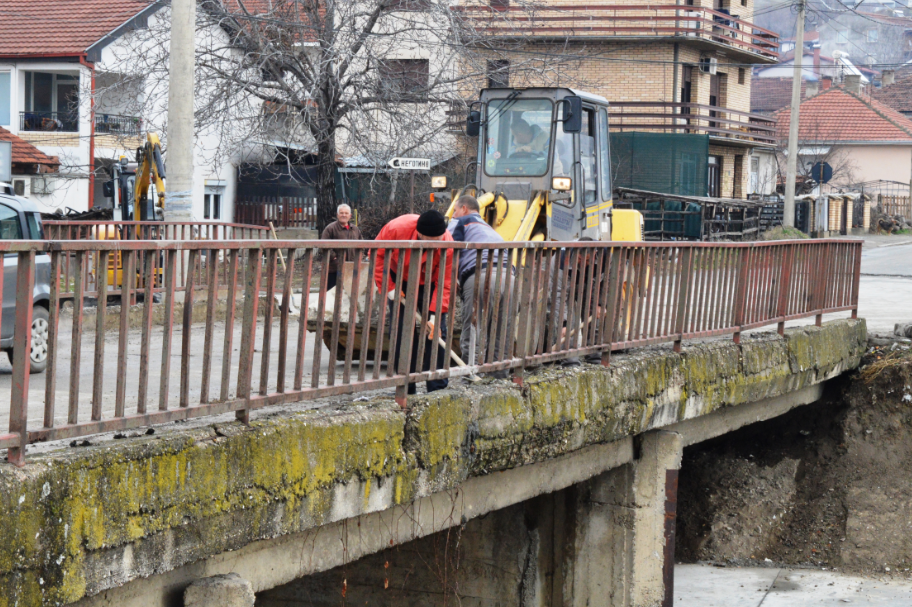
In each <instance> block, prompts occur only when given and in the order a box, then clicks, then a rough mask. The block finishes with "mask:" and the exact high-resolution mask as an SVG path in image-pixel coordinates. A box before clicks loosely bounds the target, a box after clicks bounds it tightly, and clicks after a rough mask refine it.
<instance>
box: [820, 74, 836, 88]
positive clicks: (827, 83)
mask: <svg viewBox="0 0 912 607" xmlns="http://www.w3.org/2000/svg"><path fill="white" fill-rule="evenodd" d="M831 86H833V77H832V76H824V77H823V78H821V79H820V90H821V91H825V90H827V89H828V88H830V87H831Z"/></svg>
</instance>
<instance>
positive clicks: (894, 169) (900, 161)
mask: <svg viewBox="0 0 912 607" xmlns="http://www.w3.org/2000/svg"><path fill="white" fill-rule="evenodd" d="M790 115H791V110H790V109H789V108H785V109H783V110H781V111H779V112H778V113H777V114H776V125H777V128H778V131H779V133H780V135H781V136H782V137H786V136H787V134H788V128H789V120H790ZM799 116H800V122H799V130H798V172H799V174H800V175H805V176H811V172H810V168H811V167H812V166H813V165H815V164H817V163H823V162H825V163H827V164H829V165H830V167H831V168H832V169H833V178H832V180H831V182H830V183H829V184H827V185H828V187H829V188H831V189H839V188H857V187H858V186H859V184H868V183H872V182H898V183H904V184H908V183H909V182H910V178H912V120H910V119H909V118H907V117H906V116H903V115H902V114H901V113H899V112H898V111H896V110H894V109H893V108H891V107H889V106H887V105H886V104H884V103H881V102H880V101H878V100H877V99H873V98H871V97H870V96H868V95H867V94H864V93H863V92H862V91H861V89H860V83H859V82H858V80H857V79H852V78H849V79H847V83H846V84H845V85H843V86H838V87H836V86H834V87H831V88H829V89H827V90H826V91H823V92H821V93H819V94H817V95H814V96H812V97H809V98H807V99H805V100H804V101H802V102H801V106H800V108H799Z"/></svg>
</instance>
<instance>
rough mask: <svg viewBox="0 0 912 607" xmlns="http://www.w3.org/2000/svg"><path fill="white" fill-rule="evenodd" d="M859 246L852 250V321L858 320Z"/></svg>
mask: <svg viewBox="0 0 912 607" xmlns="http://www.w3.org/2000/svg"><path fill="white" fill-rule="evenodd" d="M861 246H862V243H860V242H859V243H857V244H855V245H854V246H853V247H852V248H853V250H854V251H855V264H854V265H855V271H854V279H853V280H854V282H853V284H852V302H851V303H852V319H856V318H858V290H859V288H860V286H861V285H860V283H861Z"/></svg>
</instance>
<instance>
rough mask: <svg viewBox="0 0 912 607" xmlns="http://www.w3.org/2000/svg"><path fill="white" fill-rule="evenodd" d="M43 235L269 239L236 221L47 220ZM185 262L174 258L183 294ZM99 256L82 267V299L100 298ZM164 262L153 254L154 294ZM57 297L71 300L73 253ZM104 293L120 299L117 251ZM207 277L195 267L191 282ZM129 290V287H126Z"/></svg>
mask: <svg viewBox="0 0 912 607" xmlns="http://www.w3.org/2000/svg"><path fill="white" fill-rule="evenodd" d="M43 225H44V235H45V238H46V239H47V240H52V241H58V240H90V241H91V240H94V241H105V240H121V241H124V240H127V241H129V240H133V241H137V240H138V241H143V240H181V241H186V240H191V241H192V240H204V241H223V240H260V239H268V238H269V237H270V232H269V229H268V228H264V227H262V226H252V225H247V224H240V223H194V222H173V221H169V222H165V221H65V220H49V221H45V222H43ZM187 261H188V260H187V258H186V257H185V256H181V257H180V258H179V259H178V260H177V267H176V271H177V284H178V285H181V286H178V287H177V289H178V290H179V291H182V290H184V288H185V285H186V283H187V272H188V267H187ZM99 263H100V261H99V256H98V255H92V256H88V257H87V259H86V260H85V262H84V264H85V267H84V269H83V278H82V280H83V281H84V286H83V289H84V294H83V295H84V296H85V297H92V298H97V297H98V279H99V272H98V271H97V268H99V267H102V266H100V265H99ZM162 263H163V259H162V258H161V256H153V260H152V265H153V276H155V277H156V280H155V281H154V282H153V285H152V288H153V293H161V292H162V291H163V287H162V285H161V280H160V279H161V276H162V272H163V268H162ZM60 264H61V267H60V279H59V285H60V298H61V299H69V298H72V297H74V295H75V293H76V272H77V267H78V266H77V255H76V253H75V252H71V253H69V254H67V255H63V256H62V257H61V261H60ZM108 275H109V276H108V282H107V285H106V286H107V294H108V295H121V294H122V293H123V282H124V280H125V276H126V274H125V273H124V272H123V259H122V256H121V255H120V253H117V252H115V253H113V254H111V255H110V256H109V259H108ZM206 278H207V277H206V275H205V274H203V272H202V270H201V269H200V268H196V274H195V276H194V279H193V284H194V285H195V286H197V287H201V286H204V285H205V284H206ZM128 286H129V285H128ZM128 294H129V295H130V296H131V297H130V303H135V302H136V297H135V296H136V293H135V289H133V291H132V292H130V290H129V289H128Z"/></svg>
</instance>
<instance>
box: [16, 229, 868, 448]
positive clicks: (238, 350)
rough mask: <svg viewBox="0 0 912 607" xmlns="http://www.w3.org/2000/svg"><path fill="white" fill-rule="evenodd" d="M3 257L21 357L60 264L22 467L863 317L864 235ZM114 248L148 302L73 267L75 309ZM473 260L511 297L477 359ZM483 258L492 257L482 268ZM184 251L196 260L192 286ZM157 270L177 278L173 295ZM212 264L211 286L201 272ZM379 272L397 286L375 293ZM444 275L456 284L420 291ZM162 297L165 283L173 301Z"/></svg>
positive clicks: (129, 245)
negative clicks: (70, 296) (336, 400)
mask: <svg viewBox="0 0 912 607" xmlns="http://www.w3.org/2000/svg"><path fill="white" fill-rule="evenodd" d="M0 250H2V251H4V252H7V253H14V254H16V255H17V256H18V265H17V267H16V268H15V269H12V268H10V269H11V270H12V271H14V272H15V273H16V291H15V293H9V292H6V293H3V292H0V301H2V298H3V297H15V298H16V306H15V323H14V324H15V330H14V333H13V335H12V342H8V343H11V344H12V345H11V347H12V349H13V351H14V353H15V352H27V351H29V345H30V344H31V343H32V322H33V306H32V304H33V300H32V297H31V293H32V292H33V288H34V283H35V276H36V265H39V264H47V265H49V267H50V277H51V278H50V296H49V300H48V301H47V302H45V303H43V304H42V303H39V304H38V305H41V306H44V305H46V306H47V311H48V314H47V316H46V318H47V326H46V330H47V332H48V342H47V343H48V352H47V370H46V371H45V372H44V374H35V375H31V376H30V375H29V358H28V357H25V356H19V355H14V356H13V370H12V376H11V380H10V384H11V386H10V389H11V399H10V401H9V402H10V407H9V420H8V421H9V432H8V433H7V434H4V435H0V448H6V449H8V458H9V460H10V461H11V462H13V463H16V464H19V465H21V464H22V463H23V462H24V453H25V447H26V446H27V445H28V444H29V443H34V442H36V441H47V440H55V439H64V438H72V437H77V436H84V435H88V434H93V433H98V432H106V431H123V430H127V429H130V428H137V427H140V426H147V425H150V424H159V423H164V422H170V421H175V420H183V419H189V418H195V417H202V416H208V415H215V414H222V413H229V412H234V413H235V414H236V416H237V418H238V419H240V420H242V421H245V422H246V421H248V420H249V416H250V412H251V411H253V410H255V409H258V408H261V407H265V406H269V405H277V404H283V403H293V402H301V401H306V400H311V399H315V398H319V397H326V396H334V395H343V394H353V393H358V392H364V391H370V390H377V389H386V388H393V387H395V390H396V398H397V401H398V402H399V403H400V404H401V405H402V406H405V405H406V386H407V384H409V383H410V382H421V381H427V380H439V379H444V378H451V377H458V376H463V375H469V374H474V373H485V372H493V371H498V370H503V369H511V370H512V371H513V376H514V381H515V382H517V383H521V382H522V377H523V369H524V368H526V367H529V366H534V365H538V364H541V363H545V362H549V361H556V360H560V359H566V358H570V357H579V356H583V355H588V354H597V355H598V356H599V357H600V360H601V362H602V364H608V363H609V360H610V354H611V351H613V350H619V349H626V348H631V347H637V346H645V345H648V344H657V343H662V342H668V343H673V344H674V347H675V349H676V350H678V349H680V346H681V342H682V341H683V340H686V339H691V338H703V337H709V336H720V335H733V336H734V339H735V340H736V341H738V340H740V335H741V332H742V331H746V330H748V329H753V328H757V327H762V326H765V325H778V330H779V332H780V333H781V332H782V331H783V329H784V324H785V322H786V321H788V320H791V319H798V318H803V317H816V320H817V323H818V324H819V323H820V321H821V316H822V315H823V314H825V313H830V312H838V311H851V312H852V316H853V317H855V316H856V314H857V306H858V286H859V273H860V260H861V243H860V241H838V240H828V241H779V242H768V243H744V244H742V243H730V244H723V245H719V244H708V243H685V244H677V243H592V242H590V243H545V242H539V243H504V244H502V245H499V246H497V247H491V246H490V245H483V244H466V243H442V242H421V241H407V242H357V241H257V242H252V241H239V240H235V241H201V240H197V241H161V240H146V241H142V240H119V241H73V242H70V241H62V242H36V241H0ZM329 251H333V252H335V253H336V254H338V255H339V256H340V257H343V256H344V255H348V256H349V257H350V258H353V259H357V260H358V261H357V262H354V261H349V262H346V263H345V264H342V266H343V271H342V272H341V273H340V276H338V285H341V286H337V287H336V288H335V289H334V290H328V289H327V285H328V280H329V274H328V273H327V272H320V271H317V269H316V266H315V261H316V260H317V258H318V257H320V256H321V255H325V254H326V253H327V252H329ZM114 255H120V256H122V266H121V267H122V269H121V271H122V273H123V275H125V276H127V277H130V279H129V280H127V285H128V288H127V295H128V296H130V298H135V297H136V296H137V295H140V294H142V295H143V297H142V299H143V303H142V305H141V306H136V307H132V308H131V307H130V306H127V305H124V306H121V307H120V309H119V310H117V309H111V310H110V311H108V310H107V308H106V306H104V305H102V306H99V307H98V308H97V309H95V310H94V311H93V310H92V309H90V308H84V307H83V306H82V305H80V304H79V302H81V301H83V299H84V298H85V296H86V282H85V280H84V275H85V271H84V270H83V271H75V272H74V278H75V285H74V287H75V296H74V297H75V302H74V303H76V304H77V305H75V306H73V307H72V310H68V309H67V310H64V309H63V308H62V305H61V304H62V289H61V287H60V285H61V282H60V280H61V272H62V271H63V268H64V265H65V263H66V260H69V259H71V258H72V259H73V260H75V261H74V263H75V266H74V267H75V268H77V270H78V269H79V268H83V269H85V268H87V267H88V263H89V260H90V259H91V258H93V257H96V258H97V259H98V263H99V264H100V265H99V267H104V266H105V265H106V264H107V262H108V260H110V259H111V257H112V256H114ZM419 255H420V256H421V257H420V259H422V262H421V263H418V259H419ZM466 255H472V256H476V264H477V267H478V268H480V269H479V270H478V271H479V272H484V278H485V281H484V282H485V283H486V284H487V285H500V286H501V287H500V288H499V289H492V288H489V289H487V290H484V289H478V290H477V293H476V296H475V299H474V301H472V302H467V305H471V306H472V308H473V313H474V315H473V317H474V319H475V322H474V325H475V326H477V327H478V328H479V330H477V331H473V332H472V333H474V334H476V337H475V339H474V341H473V340H471V339H469V340H468V351H467V352H466V354H467V357H466V358H467V360H466V361H465V363H468V364H467V366H464V364H461V363H462V361H457V360H456V357H455V356H452V357H451V356H448V355H445V354H444V353H449V352H453V353H454V354H455V353H456V352H457V350H458V348H457V344H459V340H457V337H456V335H455V333H456V331H457V330H458V331H460V332H461V331H463V330H465V329H466V328H465V327H461V322H458V321H457V317H458V316H459V314H458V309H459V307H460V301H459V297H458V296H457V288H456V284H457V281H458V278H459V277H458V276H457V274H458V270H457V268H458V262H459V259H460V257H462V256H466ZM482 255H490V256H491V259H492V263H490V264H487V265H484V264H482V263H481V262H482ZM71 256H72V257H71ZM181 258H184V259H186V264H187V268H188V272H187V273H186V274H185V278H184V283H183V284H181V283H180V282H179V280H178V273H177V263H178V260H179V259H181ZM413 258H414V259H415V261H416V263H409V261H411V259H413ZM156 259H159V260H162V265H161V267H162V268H163V270H164V272H163V275H162V276H161V279H160V283H159V284H156V280H157V279H156V275H155V272H156V265H155V260H156ZM494 259H500V260H502V261H506V262H510V263H493V260H494ZM199 272H201V273H203V274H205V275H206V281H205V285H206V286H205V288H197V287H196V284H195V281H194V280H193V279H192V277H194V276H197V275H198V273H199ZM39 274H40V272H39ZM377 277H379V278H380V284H383V285H384V287H383V288H382V289H380V290H379V291H378V289H377V288H376V284H377V281H375V280H374V279H375V278H377ZM134 281H135V282H134ZM447 282H449V284H450V285H451V286H452V288H451V289H449V290H448V291H447V290H446V289H439V290H434V291H432V290H431V289H430V288H428V289H422V288H419V285H420V284H427V285H431V284H438V285H442V284H445V283H447ZM0 283H2V281H0ZM390 287H392V288H390ZM97 288H98V292H99V293H100V292H105V291H107V290H108V288H109V287H108V284H107V273H105V272H102V273H100V275H99V278H98V287H97ZM181 288H183V292H179V290H180V289H181ZM155 289H160V290H161V291H162V292H163V299H162V301H161V302H160V303H156V302H155V301H154V297H153V294H154V290H155ZM387 291H389V292H391V293H393V294H394V295H396V294H399V297H401V300H400V301H401V304H400V305H395V304H393V303H392V302H391V301H389V300H388V296H387V295H388V294H387ZM520 302H522V306H521V310H520V305H519V304H520ZM34 309H35V310H38V308H37V307H36V308H34ZM443 309H448V312H449V313H448V314H446V316H445V317H442V316H440V315H438V322H437V323H436V325H435V326H434V327H433V330H432V334H429V335H426V334H425V333H424V331H423V330H421V329H420V327H421V326H422V319H428V318H429V314H430V313H431V312H432V311H434V310H443ZM36 314H39V317H42V316H43V315H44V314H45V313H44V312H36ZM444 320H445V322H444ZM400 321H401V322H402V325H403V326H404V327H405V328H406V330H404V331H402V332H401V335H400V334H399V332H397V331H396V330H395V328H396V327H397V326H398V325H399V323H400ZM159 327H160V328H159ZM409 327H411V328H413V329H414V330H409ZM106 334H107V336H108V338H107V339H106ZM467 335H468V333H467ZM4 337H6V336H4ZM115 338H116V339H115ZM460 340H461V336H460ZM498 344H500V345H498ZM4 347H10V346H8V345H7V346H4ZM178 352H179V354H178ZM390 353H393V354H395V353H398V354H400V355H401V356H400V357H399V362H398V364H393V363H391V362H389V360H388V359H392V360H395V356H391V355H390ZM413 353H414V354H415V356H416V360H418V361H421V360H423V359H424V357H425V354H426V353H429V356H428V360H429V361H436V360H437V358H438V355H440V356H442V357H443V358H444V359H447V361H446V362H445V363H444V364H442V365H438V364H436V363H434V364H428V365H427V368H425V369H421V368H418V369H414V368H410V367H409V360H410V358H411V355H412V354H413ZM172 360H173V361H174V364H172ZM0 381H2V380H0ZM0 385H2V384H0ZM0 423H2V422H0Z"/></svg>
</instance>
